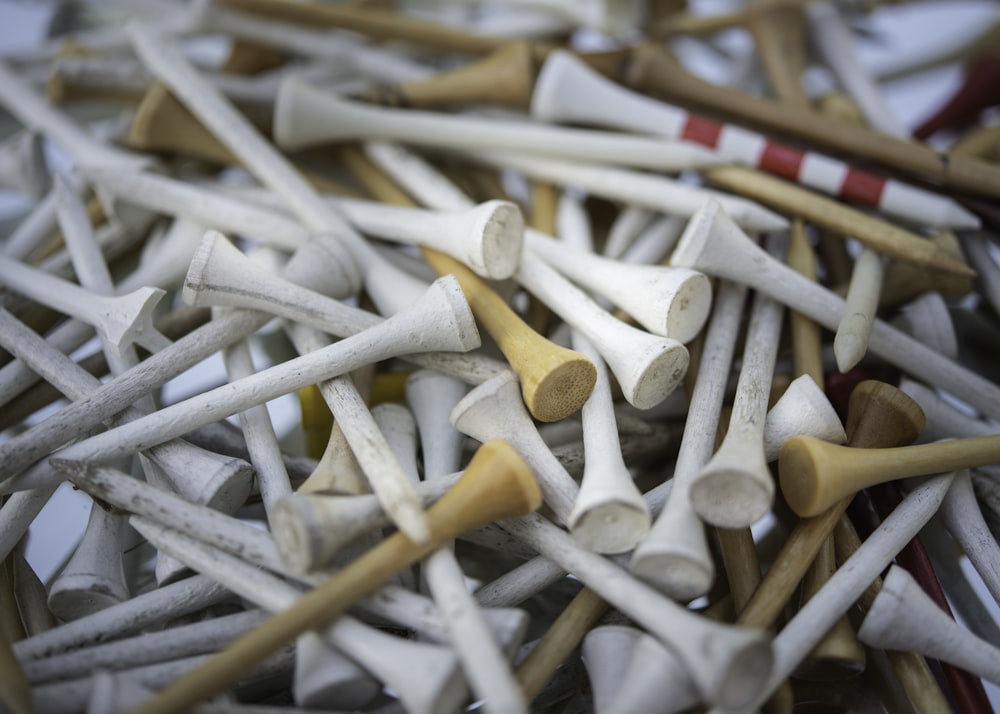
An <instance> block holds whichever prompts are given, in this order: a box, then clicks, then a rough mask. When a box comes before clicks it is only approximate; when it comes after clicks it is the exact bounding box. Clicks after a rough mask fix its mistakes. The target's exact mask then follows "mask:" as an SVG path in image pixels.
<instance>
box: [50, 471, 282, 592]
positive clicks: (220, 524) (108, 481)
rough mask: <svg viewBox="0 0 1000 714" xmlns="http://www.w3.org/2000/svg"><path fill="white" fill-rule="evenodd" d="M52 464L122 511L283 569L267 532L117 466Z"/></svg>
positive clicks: (71, 480)
mask: <svg viewBox="0 0 1000 714" xmlns="http://www.w3.org/2000/svg"><path fill="white" fill-rule="evenodd" d="M53 461H54V466H55V467H56V468H57V469H58V470H59V471H60V472H61V473H62V474H64V475H65V476H66V478H68V479H69V481H70V482H71V483H73V484H74V485H75V486H77V487H78V488H80V489H81V490H83V491H85V492H87V493H89V494H90V495H92V496H93V497H95V498H98V499H100V500H101V501H105V502H107V503H109V504H111V505H113V506H115V507H116V508H119V509H121V510H122V511H124V512H126V513H136V514H139V515H141V516H143V517H144V518H148V519H149V520H151V521H154V522H156V523H160V524H163V525H165V526H168V527H171V528H176V529H178V530H183V531H184V532H185V533H188V534H189V535H191V536H192V537H195V538H198V539H199V540H202V541H205V542H206V543H210V544H212V545H213V546H215V547H217V548H221V549H223V550H226V551H228V552H230V553H234V554H236V555H239V556H240V557H242V558H245V559H247V560H251V561H253V562H254V563H258V564H259V565H261V566H263V567H266V568H270V569H271V570H275V571H279V572H285V570H284V567H283V566H284V564H283V561H282V559H281V556H280V555H279V553H278V550H277V548H276V547H275V545H274V541H273V540H272V539H271V537H270V535H268V533H267V532H266V531H263V530H260V529H258V528H254V527H253V526H251V525H249V524H247V523H244V522H243V521H240V520H238V519H236V518H233V517H232V516H229V515H226V514H224V513H220V512H219V511H217V510H215V509H213V508H208V507H206V506H202V505H199V504H196V503H191V502H190V501H187V500H185V499H184V498H182V497H180V496H178V495H176V494H173V493H170V492H169V491H166V490H164V489H160V488H157V487H156V486H151V485H149V484H147V483H143V482H142V481H139V480H138V479H134V478H132V477H131V476H128V475H127V474H124V473H122V472H120V471H117V470H115V469H111V468H107V467H102V466H96V465H92V464H87V463H85V462H80V461H65V460H62V459H54V460H53Z"/></svg>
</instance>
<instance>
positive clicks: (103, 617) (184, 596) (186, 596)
mask: <svg viewBox="0 0 1000 714" xmlns="http://www.w3.org/2000/svg"><path fill="white" fill-rule="evenodd" d="M231 597H232V594H231V593H230V592H229V591H228V590H226V589H225V588H223V587H221V586H219V585H217V584H216V583H215V581H213V580H212V579H210V578H208V577H205V576H194V577H190V578H186V579H184V580H181V581H179V582H177V583H173V584H171V585H166V586H164V587H162V588H157V589H155V590H150V591H149V592H146V593H140V594H138V595H136V596H135V597H132V598H130V599H128V600H125V601H124V602H121V603H119V604H117V605H113V606H111V607H109V608H107V609H106V610H101V611H100V612H95V613H94V614H92V615H87V616H86V617H81V618H80V619H79V620H74V621H73V622H70V623H67V624H64V625H60V626H59V627H55V628H53V629H51V630H47V631H46V632H42V633H40V634H37V635H35V636H34V637H29V638H27V639H24V640H21V641H20V642H17V643H15V644H14V652H15V653H16V654H17V657H18V659H20V660H22V661H25V662H27V661H30V660H37V659H44V658H46V657H50V656H52V655H54V654H56V653H59V652H65V651H68V650H72V649H76V648H79V647H86V646H88V645H92V644H95V643H98V642H102V641H105V640H108V639H112V638H118V637H123V636H126V635H129V634H133V633H136V632H139V631H141V630H142V629H143V628H145V627H150V626H153V625H157V624H159V623H163V622H167V621H169V620H171V619H173V618H175V617H181V616H183V615H187V614H190V613H192V612H197V611H198V610H201V609H203V608H206V607H208V606H209V605H214V604H216V603H219V602H223V601H225V600H229V599H230V598H231Z"/></svg>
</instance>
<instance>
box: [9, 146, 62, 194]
mask: <svg viewBox="0 0 1000 714" xmlns="http://www.w3.org/2000/svg"><path fill="white" fill-rule="evenodd" d="M41 139H42V137H41V135H40V134H38V133H36V132H33V131H21V132H18V133H17V134H14V135H13V136H11V137H9V138H7V139H4V141H3V142H2V143H0V185H2V186H3V187H4V188H10V189H14V190H15V191H21V192H24V193H26V194H28V195H29V196H31V197H32V198H36V199H38V198H42V197H43V196H44V195H45V194H46V192H47V191H48V190H49V185H50V184H51V177H50V176H49V169H48V166H47V165H46V164H45V155H44V154H43V153H42V141H41Z"/></svg>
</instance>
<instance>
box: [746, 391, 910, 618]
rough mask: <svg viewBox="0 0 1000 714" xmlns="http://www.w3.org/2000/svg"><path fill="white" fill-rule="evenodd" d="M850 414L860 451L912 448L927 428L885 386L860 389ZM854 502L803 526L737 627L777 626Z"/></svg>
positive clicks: (905, 400) (844, 503) (791, 538)
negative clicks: (824, 542)
mask: <svg viewBox="0 0 1000 714" xmlns="http://www.w3.org/2000/svg"><path fill="white" fill-rule="evenodd" d="M848 415H849V416H848V424H847V427H848V428H847V432H848V435H849V436H848V443H851V444H855V445H857V446H866V447H874V446H878V445H881V446H883V447H885V446H896V445H899V444H906V443H910V442H912V441H913V440H914V439H916V438H917V436H918V435H919V434H920V432H921V431H922V430H923V426H924V416H923V412H922V411H920V408H919V407H918V406H917V404H916V402H914V401H913V400H912V399H910V398H909V397H907V396H906V395H905V394H903V392H901V391H899V390H898V389H896V388H895V387H892V386H891V385H889V384H886V383H884V382H876V381H867V382H862V383H861V384H859V385H858V386H857V387H855V389H854V392H853V393H852V395H851V407H849V411H848ZM848 503H849V501H847V500H843V501H840V502H838V503H837V505H836V506H835V507H834V508H831V509H829V510H827V511H825V512H823V513H821V514H819V515H817V516H815V517H813V518H807V519H803V520H801V521H800V522H799V523H798V525H797V526H796V527H795V529H794V530H793V531H792V533H791V535H789V537H788V539H787V540H786V541H785V544H784V545H783V546H782V548H781V550H780V551H779V553H778V555H777V556H776V557H775V560H774V562H773V563H772V565H771V567H770V569H769V570H768V572H767V574H766V575H765V576H764V578H763V580H761V583H760V585H759V586H758V588H757V590H755V591H754V594H753V596H752V597H751V598H750V601H749V602H748V603H747V605H746V607H745V608H743V611H742V612H741V613H740V615H739V617H738V618H737V622H739V623H742V624H746V625H751V626H756V627H767V626H769V625H773V624H774V622H775V621H776V619H777V617H778V615H779V614H780V612H781V610H782V608H783V607H784V605H785V603H787V602H788V599H789V598H790V597H791V595H792V593H793V592H794V591H795V589H796V587H797V586H798V583H799V582H800V581H801V580H802V578H803V576H804V575H805V572H806V570H807V569H808V567H809V564H810V563H811V562H812V561H813V560H814V558H815V557H816V553H817V552H818V551H819V548H820V546H821V545H822V543H823V541H825V540H826V538H827V537H828V536H829V535H830V533H832V532H833V528H834V526H835V525H836V523H837V521H838V520H840V517H841V515H843V513H844V511H845V510H846V509H847V505H848Z"/></svg>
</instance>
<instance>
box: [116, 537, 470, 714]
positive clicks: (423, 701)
mask: <svg viewBox="0 0 1000 714" xmlns="http://www.w3.org/2000/svg"><path fill="white" fill-rule="evenodd" d="M132 523H133V524H134V525H135V526H136V528H137V529H138V530H139V531H140V532H141V533H142V534H143V535H145V536H146V537H147V538H148V539H150V540H151V541H152V542H153V543H154V544H155V545H156V546H157V547H158V548H163V549H166V550H168V552H170V553H171V555H173V556H174V557H177V558H180V559H182V560H184V561H185V562H186V563H187V564H188V565H189V566H191V567H193V568H195V569H196V570H199V571H201V572H205V573H206V574H207V573H210V574H211V577H212V578H214V579H216V580H218V581H220V582H222V583H224V584H225V586H226V587H227V588H229V589H230V590H233V591H234V592H237V593H239V594H240V595H241V596H242V597H245V598H247V599H249V600H251V601H252V602H254V603H256V604H258V605H260V606H261V607H264V608H265V609H267V610H270V611H271V612H277V611H280V610H284V609H286V608H288V607H290V606H291V605H292V604H293V603H294V602H295V601H296V600H297V599H298V598H299V597H300V596H301V594H302V593H301V592H300V591H299V590H297V589H296V588H295V587H293V586H291V585H288V584H287V583H285V582H284V581H282V580H281V579H279V578H276V577H274V576H268V575H266V574H265V573H263V572H261V571H259V570H258V569H257V568H255V567H253V566H251V565H249V564H247V563H245V562H243V561H241V560H240V559H239V558H235V557H233V556H231V555H228V554H226V553H224V552H221V551H218V550H215V549H212V548H210V547H208V546H205V545H204V544H201V543H199V542H197V541H195V540H193V539H191V538H188V537H186V536H184V534H182V533H180V532H178V531H173V530H170V529H166V528H162V527H158V526H156V525H154V524H153V523H151V522H149V521H145V520H142V519H138V518H136V517H133V518H132ZM321 632H322V634H323V636H324V638H325V639H326V641H327V642H329V643H330V644H331V645H332V646H334V647H335V648H336V649H338V650H340V651H343V652H344V653H345V654H349V656H350V657H351V658H352V659H354V660H356V661H358V662H359V663H362V664H363V666H364V667H365V668H366V669H368V670H369V671H371V672H373V673H376V675H377V676H378V677H379V678H380V679H382V681H384V682H385V683H386V684H387V685H388V686H390V687H391V688H392V689H393V690H394V691H395V692H396V693H397V694H398V695H399V696H400V697H401V698H402V699H403V701H405V702H406V705H407V708H408V709H410V710H412V711H415V712H427V713H428V714H432V713H433V712H437V711H451V709H452V708H453V707H455V706H456V705H457V704H458V703H459V702H460V701H461V700H463V699H464V697H465V687H464V686H463V684H464V683H463V681H462V677H461V672H460V670H459V668H458V666H457V661H456V659H455V656H454V654H452V653H451V652H450V650H449V649H448V648H444V647H440V646H437V645H429V644H418V643H415V642H410V641H408V640H403V639H401V638H397V637H393V636H392V635H388V634H383V633H381V632H379V631H378V630H376V629H374V628H371V627H368V626H366V625H363V624H362V623H361V622H359V621H358V620H355V619H354V618H352V617H350V616H347V615H341V616H340V617H339V618H337V620H336V621H335V622H334V623H333V624H331V625H328V626H327V627H325V628H323V629H322V630H321Z"/></svg>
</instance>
